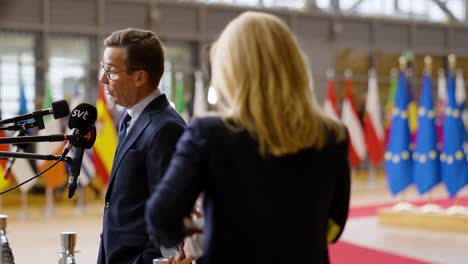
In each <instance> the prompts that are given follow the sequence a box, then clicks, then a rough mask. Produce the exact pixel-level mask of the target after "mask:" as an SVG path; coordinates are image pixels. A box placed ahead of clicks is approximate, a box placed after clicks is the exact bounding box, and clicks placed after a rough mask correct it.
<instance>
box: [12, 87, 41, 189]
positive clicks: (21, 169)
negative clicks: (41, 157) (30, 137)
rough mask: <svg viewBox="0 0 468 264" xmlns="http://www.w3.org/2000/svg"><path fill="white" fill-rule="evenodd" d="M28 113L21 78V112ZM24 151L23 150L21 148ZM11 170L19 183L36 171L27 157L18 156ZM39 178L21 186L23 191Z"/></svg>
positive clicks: (22, 113)
mask: <svg viewBox="0 0 468 264" xmlns="http://www.w3.org/2000/svg"><path fill="white" fill-rule="evenodd" d="M26 113H28V105H27V100H26V92H25V90H24V83H23V80H20V90H19V113H18V114H20V115H24V114H26ZM20 152H22V150H20ZM11 172H12V174H13V176H14V177H15V180H16V182H17V183H22V182H24V181H26V180H28V179H30V178H31V177H33V176H34V175H35V174H36V173H34V170H33V168H32V166H31V163H30V162H29V160H27V159H20V158H17V159H16V160H15V163H14V164H13V166H12V167H11ZM36 181H37V179H34V180H32V181H30V182H29V183H27V184H24V185H22V186H20V190H21V191H22V192H27V191H28V190H29V189H30V188H31V187H32V186H34V184H35V183H36Z"/></svg>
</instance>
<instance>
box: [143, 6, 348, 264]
mask: <svg viewBox="0 0 468 264" xmlns="http://www.w3.org/2000/svg"><path fill="white" fill-rule="evenodd" d="M211 66H212V67H211V69H212V75H211V83H212V85H213V86H214V87H215V88H216V89H217V91H218V93H219V95H220V96H221V100H220V102H219V108H220V114H219V115H217V116H212V117H205V118H199V119H194V120H193V121H191V123H190V125H189V127H188V129H187V130H186V132H185V133H184V134H183V136H182V137H181V139H180V140H179V142H178V145H177V149H176V152H175V155H174V156H173V159H172V161H171V163H170V165H169V168H168V170H167V172H166V175H165V176H164V178H163V180H162V182H161V183H160V184H159V185H158V186H157V188H156V190H155V192H154V193H153V194H152V196H151V198H150V199H149V201H148V202H147V205H146V209H147V210H146V221H147V228H148V231H149V233H150V237H151V238H152V239H153V240H154V241H156V242H157V243H160V244H162V245H164V246H175V245H176V244H177V243H178V242H179V241H180V240H181V239H182V238H183V237H184V236H186V235H187V234H188V233H190V231H191V230H189V228H187V226H189V225H187V218H185V216H187V215H188V214H190V212H191V210H192V208H193V206H194V203H195V201H196V199H197V197H198V196H199V194H200V193H203V196H204V197H203V199H204V201H203V211H204V216H205V220H204V221H205V227H204V235H205V240H204V255H203V257H202V260H203V262H202V263H273V262H278V263H312V262H313V263H327V262H328V251H327V242H333V241H336V240H337V239H338V237H339V236H340V235H341V232H342V230H343V227H344V225H345V222H346V219H347V214H348V207H349V195H350V169H349V162H348V138H347V133H346V130H345V128H344V126H343V125H341V124H339V123H338V122H337V121H334V120H332V119H331V118H328V117H327V116H325V115H324V114H323V112H322V110H321V109H319V106H318V104H317V103H316V101H315V98H314V95H313V93H312V89H311V87H310V83H311V82H310V76H309V73H308V66H307V63H306V61H305V58H304V56H303V52H302V51H301V50H300V49H299V47H298V44H297V41H296V39H295V38H294V37H293V35H292V33H291V32H290V30H289V29H288V27H287V26H286V25H285V23H284V22H282V21H281V20H280V19H279V18H277V17H275V16H273V15H269V14H265V13H258V12H246V13H243V14H241V15H240V16H238V17H237V18H235V19H234V20H233V21H231V22H230V23H229V24H228V25H227V27H226V29H225V30H224V31H223V33H222V34H221V36H220V37H219V39H218V40H217V41H216V43H215V44H214V45H213V47H212V49H211ZM184 225H185V227H184Z"/></svg>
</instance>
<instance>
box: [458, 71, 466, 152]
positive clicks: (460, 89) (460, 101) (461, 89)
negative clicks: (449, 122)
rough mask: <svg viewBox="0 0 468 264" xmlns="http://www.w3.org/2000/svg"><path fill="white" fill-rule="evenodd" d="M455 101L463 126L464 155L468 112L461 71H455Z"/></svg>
mask: <svg viewBox="0 0 468 264" xmlns="http://www.w3.org/2000/svg"><path fill="white" fill-rule="evenodd" d="M455 100H456V101H457V106H458V110H459V111H460V113H461V121H462V124H463V132H464V133H463V142H464V145H465V153H466V152H467V146H466V143H467V140H468V134H467V128H468V111H467V110H466V109H465V101H466V91H465V80H464V79H463V72H462V70H461V69H458V70H457V75H456V80H455Z"/></svg>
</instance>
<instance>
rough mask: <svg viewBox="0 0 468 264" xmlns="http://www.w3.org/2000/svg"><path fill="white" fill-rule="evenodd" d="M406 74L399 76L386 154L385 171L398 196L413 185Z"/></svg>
mask: <svg viewBox="0 0 468 264" xmlns="http://www.w3.org/2000/svg"><path fill="white" fill-rule="evenodd" d="M407 89H408V86H407V83H406V76H405V73H404V72H400V74H399V76H398V86H397V91H396V96H395V103H394V105H393V109H392V123H391V127H390V132H389V138H388V144H387V150H386V152H385V170H386V174H387V182H388V186H389V187H390V192H391V193H392V194H393V195H396V194H398V193H400V192H401V191H403V190H404V189H405V188H406V187H408V186H409V185H410V184H411V183H412V179H413V170H412V165H413V164H412V163H413V160H412V158H411V157H412V155H411V149H410V144H411V134H410V128H409V124H408V117H409V113H408V105H409V103H410V98H409V92H408V90H407Z"/></svg>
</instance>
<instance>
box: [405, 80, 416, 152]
mask: <svg viewBox="0 0 468 264" xmlns="http://www.w3.org/2000/svg"><path fill="white" fill-rule="evenodd" d="M410 77H411V75H409V76H408V77H407V79H406V85H407V86H408V87H407V89H406V92H407V93H408V98H409V99H408V100H409V104H408V124H409V128H410V133H411V146H412V147H411V149H414V140H415V138H416V131H417V129H418V103H417V102H416V98H415V96H414V93H413V85H412V83H411V78H410Z"/></svg>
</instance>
